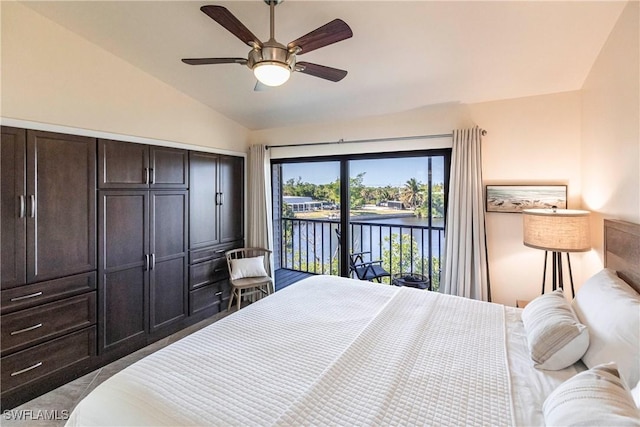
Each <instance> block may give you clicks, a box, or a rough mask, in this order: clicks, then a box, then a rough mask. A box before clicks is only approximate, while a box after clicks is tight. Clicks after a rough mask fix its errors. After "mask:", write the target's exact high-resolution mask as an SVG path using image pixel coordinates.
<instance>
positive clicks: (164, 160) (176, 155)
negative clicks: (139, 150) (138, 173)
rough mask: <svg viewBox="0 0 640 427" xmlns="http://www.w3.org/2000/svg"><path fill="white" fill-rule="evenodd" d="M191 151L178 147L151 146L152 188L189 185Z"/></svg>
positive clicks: (185, 186)
mask: <svg viewBox="0 0 640 427" xmlns="http://www.w3.org/2000/svg"><path fill="white" fill-rule="evenodd" d="M188 164H189V152H188V151H187V150H179V149H177V148H167V147H154V146H150V147H149V176H150V178H149V186H150V187H151V188H184V189H186V188H187V187H189V167H188Z"/></svg>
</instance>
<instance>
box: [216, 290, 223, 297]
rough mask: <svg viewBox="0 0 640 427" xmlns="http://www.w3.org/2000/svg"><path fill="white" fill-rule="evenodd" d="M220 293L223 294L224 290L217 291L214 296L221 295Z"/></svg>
mask: <svg viewBox="0 0 640 427" xmlns="http://www.w3.org/2000/svg"><path fill="white" fill-rule="evenodd" d="M220 295H222V291H220V292H216V294H215V295H214V296H216V297H219V296H220Z"/></svg>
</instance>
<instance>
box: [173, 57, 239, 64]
mask: <svg viewBox="0 0 640 427" xmlns="http://www.w3.org/2000/svg"><path fill="white" fill-rule="evenodd" d="M182 62H184V63H185V64H189V65H209V64H241V65H244V64H246V63H247V60H246V59H245V58H184V59H183V60H182Z"/></svg>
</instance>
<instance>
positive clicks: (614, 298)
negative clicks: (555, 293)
mask: <svg viewBox="0 0 640 427" xmlns="http://www.w3.org/2000/svg"><path fill="white" fill-rule="evenodd" d="M572 306H573V309H574V311H575V313H576V315H577V316H578V319H580V322H582V323H584V324H585V325H586V326H587V328H589V342H590V344H589V348H588V349H587V352H586V353H585V355H584V356H583V357H582V361H583V362H584V364H585V365H587V367H588V368H592V367H594V366H596V365H600V364H603V363H607V362H612V361H614V362H616V363H617V365H618V369H619V371H620V375H621V377H622V379H623V380H624V381H625V382H626V384H627V386H628V387H633V386H634V385H635V384H637V383H638V381H639V380H640V295H638V293H636V292H635V291H634V290H633V289H632V288H631V287H630V286H629V285H628V284H627V283H625V282H624V281H623V280H622V279H620V278H619V277H618V275H617V274H616V273H615V271H613V270H609V269H604V270H602V271H600V272H599V273H597V274H595V275H594V276H592V277H591V278H590V279H589V280H587V281H586V282H585V283H584V285H582V287H581V288H580V290H579V291H578V293H577V294H576V297H575V299H574V300H573V303H572Z"/></svg>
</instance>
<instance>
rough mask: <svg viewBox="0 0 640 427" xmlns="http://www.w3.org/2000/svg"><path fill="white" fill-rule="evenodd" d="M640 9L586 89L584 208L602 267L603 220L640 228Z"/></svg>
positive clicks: (635, 7) (628, 16)
mask: <svg viewBox="0 0 640 427" xmlns="http://www.w3.org/2000/svg"><path fill="white" fill-rule="evenodd" d="M639 27H640V4H639V3H638V2H637V1H632V2H629V4H628V5H627V7H626V8H625V10H624V11H623V13H622V15H621V16H620V18H619V20H618V23H617V24H616V26H615V28H614V29H613V31H612V32H611V35H610V36H609V39H608V40H607V42H606V44H605V45H604V47H603V49H602V51H601V52H600V55H599V56H598V59H597V60H596V62H595V64H594V66H593V68H592V69H591V72H590V73H589V76H588V78H587V80H586V82H585V84H584V86H583V88H582V100H583V102H582V182H583V191H582V197H583V204H584V206H585V208H586V209H589V210H591V211H592V212H593V213H594V214H593V215H592V236H593V243H594V247H595V248H596V250H595V251H594V252H593V253H591V254H590V256H589V258H588V262H585V266H584V274H585V275H590V274H592V273H594V272H595V271H597V270H598V269H600V268H601V267H602V224H603V221H602V219H603V218H614V219H622V220H625V221H631V222H635V223H640V77H639V76H640V59H639V56H640V46H639V39H640V29H639Z"/></svg>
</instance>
